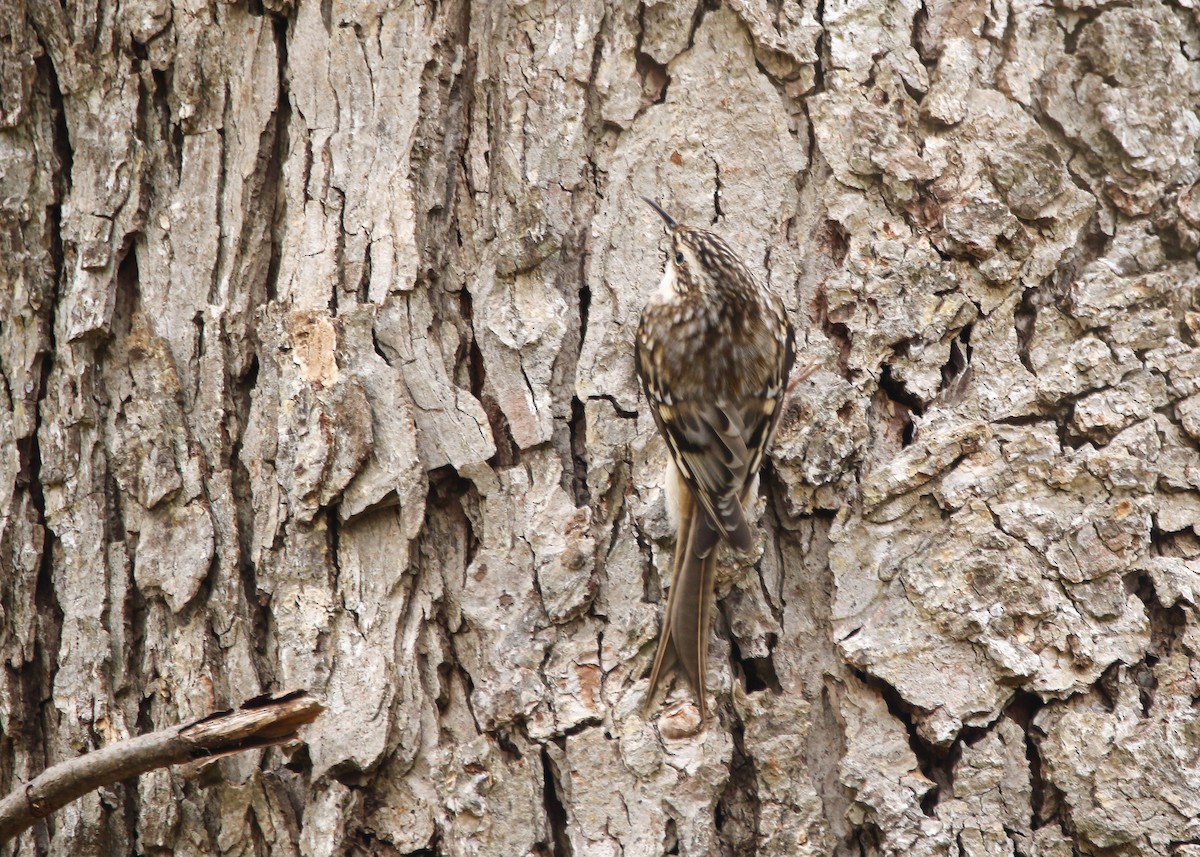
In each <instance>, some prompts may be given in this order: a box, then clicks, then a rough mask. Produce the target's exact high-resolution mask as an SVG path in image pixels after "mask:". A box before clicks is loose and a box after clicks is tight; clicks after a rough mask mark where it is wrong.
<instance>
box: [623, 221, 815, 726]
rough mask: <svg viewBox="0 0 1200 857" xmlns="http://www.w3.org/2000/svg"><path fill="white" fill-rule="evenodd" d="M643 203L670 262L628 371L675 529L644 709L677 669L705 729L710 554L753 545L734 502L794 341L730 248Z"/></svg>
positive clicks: (747, 477) (749, 477) (758, 450)
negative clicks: (634, 379)
mask: <svg viewBox="0 0 1200 857" xmlns="http://www.w3.org/2000/svg"><path fill="white" fill-rule="evenodd" d="M643 199H645V197H643ZM646 202H648V203H650V205H651V206H652V207H653V208H654V210H655V211H657V212H658V213H659V214H660V215H662V218H663V220H665V221H666V222H667V227H668V229H669V230H670V235H671V255H670V257H669V258H668V259H667V271H666V275H665V276H664V277H663V280H662V283H661V284H660V285H659V288H658V291H657V292H655V293H654V294H653V295H652V296H651V297H650V300H649V301H647V302H646V307H645V309H644V310H642V319H641V323H640V324H639V325H638V332H637V370H638V377H640V378H641V380H642V387H643V389H644V390H645V391H646V398H647V400H649V402H650V407H651V409H652V412H653V414H654V421H655V423H656V424H657V425H658V430H659V432H660V433H661V434H662V436H663V438H664V439H665V440H666V442H667V448H668V449H669V450H670V453H671V457H670V460H669V461H668V463H667V475H666V485H667V508H668V512H669V513H670V514H671V518H672V520H673V521H674V522H675V524H676V527H677V529H676V537H675V561H674V566H673V569H672V575H671V593H670V595H669V596H668V597H667V610H666V614H665V616H664V617H663V626H662V633H661V634H660V635H659V640H658V654H657V655H656V656H655V658H654V669H653V671H652V672H651V673H650V690H649V693H648V695H647V697H646V700H647V705H649V703H650V701H651V700H653V698H654V696H655V691H656V689H657V688H658V685H659V683H660V682H661V681H662V678H663V674H664V672H666V671H667V670H669V669H670V668H671V667H672V666H674V665H676V664H678V665H679V666H680V668H681V669H682V671H683V674H684V676H685V677H686V678H687V680H688V683H689V684H691V686H692V689H693V690H694V692H695V694H696V697H697V699H698V701H699V707H700V717H701V719H704V718H705V716H706V715H707V711H708V705H707V702H706V700H705V697H704V678H705V673H706V668H707V658H708V633H709V627H710V625H711V622H712V609H713V600H714V598H715V592H714V575H715V572H716V562H717V552H716V548H717V544H718V543H719V542H720V541H721V540H722V539H724V540H725V541H726V542H728V543H729V544H730V545H732V546H733V547H734V548H736V549H737V550H739V551H742V552H745V551H749V550H750V548H751V547H752V544H753V541H752V538H753V537H752V536H751V533H750V525H749V523H747V521H746V513H745V511H744V509H743V508H742V504H743V503H744V502H745V501H746V498H747V495H748V493H749V491H750V488H751V486H752V484H753V483H754V478H755V476H756V475H757V474H758V468H759V466H760V465H761V464H762V459H763V453H764V452H765V451H766V448H767V444H769V443H770V442H771V436H772V435H773V434H774V433H775V428H776V426H777V425H778V424H779V416H780V414H781V413H782V412H783V407H782V404H783V401H782V400H783V397H784V395H785V393H786V391H787V379H788V374H789V373H790V372H791V368H792V363H793V362H794V361H795V358H796V350H795V332H794V331H793V329H792V325H791V324H790V323H789V322H788V319H787V313H786V312H785V311H784V307H783V301H782V300H780V299H779V296H778V295H776V294H775V293H773V292H772V291H770V290H769V289H767V288H765V287H764V286H762V285H761V284H760V283H759V282H758V280H756V279H755V277H754V275H753V274H752V273H750V269H749V268H747V267H746V265H745V264H744V263H743V262H742V260H741V259H739V258H738V256H737V254H736V253H734V252H733V250H732V249H730V247H729V245H728V244H726V243H725V242H724V241H723V240H722V239H721V238H719V237H718V236H716V235H714V234H713V233H711V232H708V231H707V230H704V229H696V228H695V227H691V226H684V225H682V224H680V223H676V222H675V219H674V218H673V217H671V215H669V214H667V213H666V212H665V211H664V210H663V209H662V208H661V207H660V206H659V205H658V204H657V203H655V202H653V201H652V200H650V199H646Z"/></svg>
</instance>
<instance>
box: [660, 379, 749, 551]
mask: <svg viewBox="0 0 1200 857" xmlns="http://www.w3.org/2000/svg"><path fill="white" fill-rule="evenodd" d="M743 411H744V408H742V407H730V406H727V405H722V404H721V403H718V402H691V401H679V402H675V403H673V404H671V405H665V404H661V405H659V406H658V407H656V408H654V415H655V419H656V421H657V422H658V425H659V429H660V430H661V431H662V435H663V437H665V438H666V440H667V445H668V446H669V447H670V451H671V457H672V459H674V461H675V465H676V466H677V467H678V468H679V472H680V474H681V475H682V476H683V478H684V480H686V481H687V483H688V486H689V487H690V488H691V489H692V491H693V492H694V493H695V495H696V498H697V500H699V502H700V505H701V506H702V507H703V509H704V511H705V512H706V513H707V514H708V516H709V519H710V520H711V521H712V522H713V524H714V526H715V530H716V535H718V536H721V537H724V538H725V539H726V540H727V541H728V542H729V543H730V544H731V545H733V547H735V548H737V549H738V550H740V551H748V550H749V549H750V548H751V546H752V544H753V542H752V536H751V532H750V525H749V523H747V521H746V515H745V512H744V511H743V509H742V494H743V492H744V491H745V489H746V486H747V484H748V483H749V481H750V480H751V479H752V478H753V476H754V471H753V470H751V467H750V465H751V463H753V462H755V460H756V459H761V451H756V450H751V449H748V448H747V446H746V439H747V436H751V437H753V436H755V435H759V436H762V432H763V431H764V429H762V428H760V427H759V426H758V425H753V426H750V427H747V426H746V425H745V423H744V415H743ZM759 412H760V413H761V408H760V409H759ZM764 421H765V422H769V418H768V419H767V420H763V419H762V418H761V417H760V418H759V419H758V420H756V422H764ZM748 428H749V430H747V429H748ZM708 541H709V540H708V539H705V540H702V541H701V543H700V544H697V545H696V546H695V547H696V548H698V549H700V550H702V551H703V552H704V553H703V554H702V555H706V554H707V553H708V551H710V550H712V547H713V546H714V545H715V540H714V541H713V543H712V544H707V542H708Z"/></svg>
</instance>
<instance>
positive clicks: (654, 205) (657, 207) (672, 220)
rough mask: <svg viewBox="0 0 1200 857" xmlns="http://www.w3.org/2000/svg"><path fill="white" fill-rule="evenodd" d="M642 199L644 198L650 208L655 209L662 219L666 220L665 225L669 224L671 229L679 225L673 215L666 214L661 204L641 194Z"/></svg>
mask: <svg viewBox="0 0 1200 857" xmlns="http://www.w3.org/2000/svg"><path fill="white" fill-rule="evenodd" d="M642 199H644V200H645V201H646V202H647V204H649V206H650V207H651V208H653V209H654V210H655V211H657V212H658V213H659V214H660V215H661V216H662V219H663V220H665V221H667V226H669V227H670V228H671V229H674V228H675V227H676V226H678V225H679V224H678V223H676V222H675V218H674V217H672V216H671V215H669V214H667V213H666V212H665V211H664V210H663V207H662V206H661V205H659V204H658V203H657V202H655V201H654V200H652V199H651V198H650V197H648V196H643V197H642Z"/></svg>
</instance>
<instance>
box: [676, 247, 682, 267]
mask: <svg viewBox="0 0 1200 857" xmlns="http://www.w3.org/2000/svg"><path fill="white" fill-rule="evenodd" d="M675 264H676V265H682V264H683V251H682V250H676V251H675Z"/></svg>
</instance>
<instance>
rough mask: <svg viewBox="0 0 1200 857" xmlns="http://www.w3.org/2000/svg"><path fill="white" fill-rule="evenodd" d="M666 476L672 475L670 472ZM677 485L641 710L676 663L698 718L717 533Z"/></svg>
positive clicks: (704, 710)
mask: <svg viewBox="0 0 1200 857" xmlns="http://www.w3.org/2000/svg"><path fill="white" fill-rule="evenodd" d="M670 477H675V478H678V476H677V474H675V473H672V474H671V475H670ZM670 477H668V478H670ZM680 487H681V488H682V489H683V490H682V491H681V492H680V493H679V495H678V502H679V509H678V517H679V529H678V530H677V531H676V536H675V539H676V541H675V559H674V562H673V563H672V571H671V592H670V594H669V595H668V596H667V609H666V610H665V611H664V613H663V626H662V632H661V633H660V634H659V637H658V652H657V654H656V655H655V656H654V668H653V669H652V670H651V672H650V687H649V690H648V691H647V693H646V701H645V704H644V709H646V710H649V709H650V707H651V705H652V704H653V701H654V698H655V696H656V695H657V693H658V688H659V685H660V683H661V682H662V681H663V677H664V676H665V675H666V674H667V673H669V672H670V670H671V668H672V667H674V666H676V665H678V666H679V668H680V670H681V672H682V673H683V675H684V677H685V678H686V679H687V681H688V684H690V685H691V686H692V690H693V692H694V693H695V694H696V700H697V704H698V706H699V708H700V719H701V721H703V720H704V719H705V718H706V717H707V716H708V703H707V700H706V697H705V692H704V678H705V675H706V674H707V672H708V669H707V667H708V636H709V633H708V632H709V627H710V626H711V625H712V613H713V603H714V601H715V599H716V593H715V591H714V590H715V585H714V577H715V575H716V570H717V550H716V545H717V541H718V540H719V536H718V535H717V532H716V530H715V529H714V528H713V526H712V524H711V523H710V522H709V520H708V513H707V512H705V511H704V509H702V508H700V507H698V506H697V504H696V502H695V500H694V499H693V498H692V496H691V492H690V491H688V490H687V488H686V487H685V486H680Z"/></svg>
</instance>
